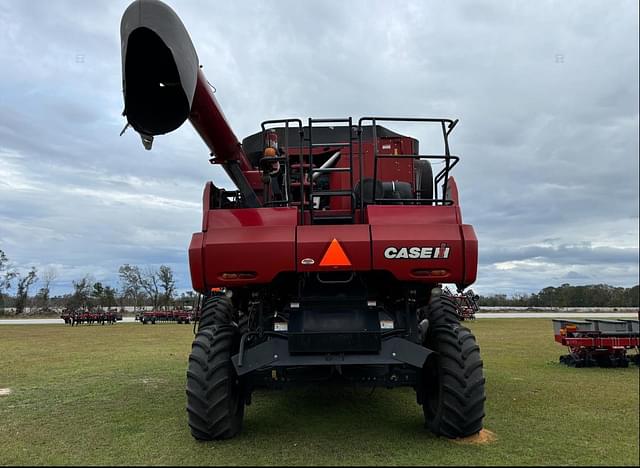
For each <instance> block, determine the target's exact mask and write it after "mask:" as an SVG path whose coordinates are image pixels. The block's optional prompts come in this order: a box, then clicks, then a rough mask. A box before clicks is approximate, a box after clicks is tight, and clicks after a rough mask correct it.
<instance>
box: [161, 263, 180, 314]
mask: <svg viewBox="0 0 640 468" xmlns="http://www.w3.org/2000/svg"><path fill="white" fill-rule="evenodd" d="M157 276H158V281H159V282H160V287H161V288H162V291H163V293H162V304H163V305H165V306H168V305H169V303H170V302H171V299H172V298H173V293H174V292H175V289H176V281H175V279H174V277H173V271H172V270H171V267H168V266H167V265H161V266H160V269H159V270H158V272H157Z"/></svg>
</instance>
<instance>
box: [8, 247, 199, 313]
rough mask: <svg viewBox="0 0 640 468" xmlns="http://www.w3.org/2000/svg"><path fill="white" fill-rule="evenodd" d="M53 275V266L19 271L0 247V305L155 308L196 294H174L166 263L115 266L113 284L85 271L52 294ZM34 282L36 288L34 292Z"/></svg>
mask: <svg viewBox="0 0 640 468" xmlns="http://www.w3.org/2000/svg"><path fill="white" fill-rule="evenodd" d="M56 277H57V272H56V270H55V269H53V268H47V269H45V270H44V271H43V272H38V270H37V268H36V267H31V269H30V270H29V271H28V272H26V273H20V272H18V270H17V269H16V268H15V267H14V266H13V265H12V263H11V262H10V261H9V259H8V258H7V256H6V254H5V253H4V252H3V251H2V250H1V249H0V309H2V308H14V309H15V313H16V314H22V313H24V312H25V310H26V309H27V308H30V309H34V308H35V309H36V310H38V311H39V312H49V311H52V310H53V309H55V308H66V309H69V310H77V309H87V310H90V309H96V308H97V309H103V308H107V309H111V308H114V307H124V306H134V307H135V308H139V307H142V306H151V307H153V308H154V309H158V308H167V307H175V306H177V305H178V306H180V305H182V306H184V305H192V304H193V302H194V299H195V297H196V295H195V294H194V293H193V292H191V291H188V292H186V293H183V294H181V295H180V296H177V295H176V281H175V277H174V274H173V271H172V270H171V267H169V266H167V265H161V266H160V267H159V268H152V267H145V268H142V267H140V266H137V265H130V264H124V265H122V266H120V268H119V269H118V278H119V285H118V286H117V287H113V286H111V285H108V284H103V283H102V282H100V281H95V280H94V279H93V278H92V277H91V275H85V276H84V277H82V278H80V279H78V280H74V281H72V283H71V284H72V291H70V292H69V293H67V294H63V295H61V296H55V297H52V296H51V285H52V283H53V282H54V280H55V279H56ZM38 283H39V286H40V288H38V289H37V290H35V292H34V286H35V285H36V284H38ZM13 291H15V292H13ZM32 292H33V294H31V293H32ZM1 312H2V310H0V313H1Z"/></svg>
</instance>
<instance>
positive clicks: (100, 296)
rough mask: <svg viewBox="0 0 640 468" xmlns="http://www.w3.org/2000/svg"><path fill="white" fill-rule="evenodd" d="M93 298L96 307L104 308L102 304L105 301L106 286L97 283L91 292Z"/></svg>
mask: <svg viewBox="0 0 640 468" xmlns="http://www.w3.org/2000/svg"><path fill="white" fill-rule="evenodd" d="M91 297H92V298H93V300H94V301H95V304H96V306H98V307H99V308H102V303H103V301H104V286H102V283H100V282H97V283H93V288H92V290H91Z"/></svg>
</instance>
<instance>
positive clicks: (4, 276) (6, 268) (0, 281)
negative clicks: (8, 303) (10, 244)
mask: <svg viewBox="0 0 640 468" xmlns="http://www.w3.org/2000/svg"><path fill="white" fill-rule="evenodd" d="M17 275H18V272H17V271H16V270H15V269H14V268H13V267H12V266H11V264H10V263H9V259H8V258H7V256H6V254H5V253H4V251H3V250H2V249H0V307H2V306H3V299H4V298H5V296H6V295H7V291H8V290H9V289H11V281H12V280H13V279H14V278H15V277H16V276H17Z"/></svg>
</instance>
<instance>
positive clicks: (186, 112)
mask: <svg viewBox="0 0 640 468" xmlns="http://www.w3.org/2000/svg"><path fill="white" fill-rule="evenodd" d="M120 33H121V47H122V50H121V52H122V85H123V93H124V106H125V108H124V112H123V115H125V116H126V119H127V126H131V127H132V128H133V129H134V130H135V131H136V132H138V133H139V135H140V137H141V139H142V144H143V146H144V148H146V149H151V147H152V144H153V140H154V137H155V136H157V135H163V134H166V133H169V132H171V131H173V130H175V129H177V128H178V127H180V126H181V125H182V124H183V123H184V122H185V120H187V119H188V120H189V121H190V122H191V124H192V125H193V127H194V128H195V130H196V131H197V132H198V134H199V135H200V136H201V138H202V139H203V140H204V142H205V144H206V145H207V146H208V147H209V148H210V150H211V158H210V162H211V163H212V164H217V165H220V166H221V167H222V168H223V169H224V171H225V172H226V174H228V176H229V177H230V179H231V180H232V181H233V183H234V184H235V187H236V189H235V190H225V189H223V188H219V187H216V186H215V185H214V184H213V183H212V182H207V183H206V185H205V187H204V194H203V198H202V201H203V212H202V228H201V230H200V231H199V232H197V233H195V234H193V237H192V240H191V244H190V246H189V249H188V258H189V265H190V273H191V281H192V284H193V289H194V290H196V291H198V292H199V293H200V294H202V295H203V296H204V298H203V304H202V308H201V316H200V319H199V323H198V330H197V333H196V336H195V340H194V341H193V346H192V351H191V354H190V357H189V362H188V369H187V377H186V381H187V383H186V393H187V419H188V424H189V427H190V430H191V433H192V435H193V437H195V438H196V439H198V440H213V439H226V438H231V437H233V436H235V435H236V434H238V433H239V432H240V430H241V427H242V421H243V417H244V411H245V406H246V405H249V404H251V398H252V394H253V391H254V390H255V389H258V388H264V387H266V388H278V389H280V388H286V387H289V386H292V385H296V384H306V383H309V382H312V383H314V384H318V383H319V382H323V381H334V380H337V381H341V382H346V383H349V384H358V385H363V386H369V387H386V388H394V387H402V386H406V387H412V388H414V389H415V391H416V398H417V403H418V404H419V405H421V406H422V409H423V411H424V417H425V424H426V427H427V428H428V429H430V430H431V431H433V432H434V433H435V434H438V435H441V436H446V437H449V438H457V437H464V436H469V435H472V434H474V433H477V432H479V431H480V430H481V429H482V423H483V418H484V402H485V379H484V376H483V367H482V360H481V357H480V350H479V347H478V345H477V343H476V339H475V337H474V335H473V334H472V333H471V332H470V331H469V329H467V328H465V327H463V326H461V325H460V322H459V317H458V314H457V309H456V305H455V303H454V302H453V301H452V300H451V298H450V297H447V296H446V295H445V294H442V288H441V285H442V284H443V283H449V284H455V285H456V286H457V288H458V289H459V290H460V291H462V290H464V288H466V287H467V286H469V285H471V284H472V283H473V282H474V281H475V279H476V273H477V263H478V241H477V238H476V235H475V232H474V230H473V227H472V226H470V225H467V224H463V222H462V215H461V211H460V206H459V203H458V188H457V185H456V182H455V180H454V178H453V177H451V175H450V173H451V170H452V169H453V167H454V166H455V165H456V164H457V163H458V161H459V157H457V156H455V155H453V154H451V152H450V149H449V136H450V134H451V132H452V130H453V129H454V127H455V126H456V124H457V122H458V121H457V120H451V119H444V118H402V117H393V118H388V117H384V118H383V117H373V116H372V117H362V118H360V119H358V120H353V119H352V118H351V117H348V118H321V119H315V118H309V119H308V121H306V122H305V123H303V121H302V120H301V119H297V118H288V119H277V120H267V121H264V122H262V124H261V129H260V131H258V132H257V133H255V134H253V135H249V136H248V137H246V138H244V140H243V141H242V142H239V141H238V139H237V138H236V136H235V134H234V132H233V131H232V129H231V127H230V125H229V123H228V122H227V119H226V118H225V116H224V114H223V113H222V110H221V108H220V106H219V104H218V102H217V100H216V98H215V96H214V91H213V90H212V87H211V86H210V84H209V82H208V81H207V78H206V77H205V75H204V73H203V70H202V67H201V66H200V62H199V59H198V56H197V54H196V50H195V48H194V46H193V43H192V42H191V38H190V37H189V34H188V33H187V30H186V28H185V27H184V25H183V23H182V22H181V20H180V19H179V18H178V16H177V15H176V13H175V12H174V11H173V10H172V9H171V8H170V7H169V6H167V5H166V4H164V3H162V2H160V1H158V0H137V1H135V2H133V3H132V4H131V5H130V6H129V7H128V8H127V9H126V11H125V12H124V14H123V17H122V21H121V31H120ZM401 122H404V123H406V122H411V123H412V124H413V125H425V126H428V125H429V126H435V128H436V129H437V132H438V134H441V137H440V136H439V137H438V138H442V148H443V150H442V152H441V154H427V155H424V154H420V151H419V147H418V141H417V140H416V139H414V138H412V137H409V136H406V135H403V134H400V133H397V132H396V131H393V130H392V129H391V128H389V127H388V126H390V125H396V126H397V125H399V124H400V123H401ZM383 124H384V125H383ZM125 128H126V127H125ZM431 162H435V163H438V164H439V167H441V169H440V170H439V171H438V172H436V173H435V174H434V172H435V171H433V172H432V164H431ZM220 291H224V293H223V294H221V293H220ZM371 417H372V418H375V415H372V416H371Z"/></svg>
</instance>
